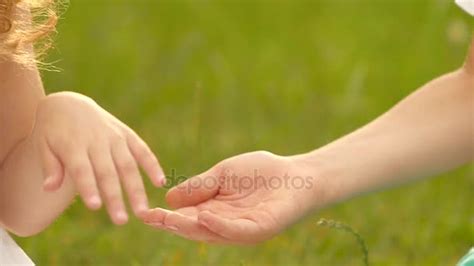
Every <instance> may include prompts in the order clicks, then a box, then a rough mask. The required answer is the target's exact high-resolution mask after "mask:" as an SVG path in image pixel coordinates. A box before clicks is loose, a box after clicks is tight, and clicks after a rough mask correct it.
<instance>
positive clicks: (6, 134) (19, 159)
mask: <svg viewBox="0 0 474 266" xmlns="http://www.w3.org/2000/svg"><path fill="white" fill-rule="evenodd" d="M44 97H45V95H44V91H43V86H42V84H41V79H40V78H39V74H38V71H37V70H36V69H31V68H30V69H25V68H24V67H22V66H20V65H19V64H18V63H14V62H2V63H0V226H1V224H3V226H5V227H7V229H9V230H10V231H12V232H14V233H16V234H18V235H22V236H27V235H32V234H35V233H38V232H40V231H41V230H42V229H44V228H45V227H46V226H47V225H48V224H49V223H51V222H52V221H53V220H54V219H55V218H56V217H57V216H58V215H59V214H60V213H61V212H62V211H63V210H64V209H65V208H66V206H67V205H68V204H69V202H70V201H71V198H72V197H73V196H74V190H73V188H72V184H71V182H70V181H69V180H66V182H65V183H66V184H65V185H64V186H63V187H62V188H61V189H60V191H58V192H56V193H51V192H48V193H45V192H43V189H42V183H43V181H44V177H43V174H42V169H41V164H40V163H41V162H40V157H39V154H37V153H36V151H35V150H34V147H33V145H32V144H31V142H30V140H29V134H31V130H32V127H33V124H34V119H35V110H36V107H37V106H38V104H39V102H40V101H41V100H42V99H44Z"/></svg>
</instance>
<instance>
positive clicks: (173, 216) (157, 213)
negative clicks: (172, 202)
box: [145, 208, 231, 244]
mask: <svg viewBox="0 0 474 266" xmlns="http://www.w3.org/2000/svg"><path fill="white" fill-rule="evenodd" d="M149 212H150V214H149V216H150V217H149V218H152V217H153V219H148V220H145V223H146V224H148V225H150V226H152V227H154V228H157V229H161V230H166V231H168V232H171V233H173V234H176V235H179V236H181V237H184V238H187V239H190V240H194V241H203V242H207V243H213V244H231V242H230V241H228V240H227V239H225V238H224V237H222V236H219V235H218V234H215V233H213V232H212V231H210V230H209V229H207V228H206V227H204V226H202V225H200V224H199V223H198V222H197V217H196V216H188V215H186V214H184V213H186V210H177V211H169V210H166V209H161V208H156V209H153V210H150V211H149ZM188 214H189V213H188Z"/></svg>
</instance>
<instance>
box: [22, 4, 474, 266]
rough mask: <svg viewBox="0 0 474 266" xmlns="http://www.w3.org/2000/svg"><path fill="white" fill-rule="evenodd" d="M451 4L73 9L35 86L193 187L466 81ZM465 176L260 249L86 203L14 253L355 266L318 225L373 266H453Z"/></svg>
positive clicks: (60, 261)
mask: <svg viewBox="0 0 474 266" xmlns="http://www.w3.org/2000/svg"><path fill="white" fill-rule="evenodd" d="M453 2H454V1H450V0H432V1H421V0H414V1H408V0H406V1H394V0H392V1H382V0H380V1H378V0H365V1H355V0H354V1H352V0H347V1H341V0H335V1H329V0H327V1H297V0H281V1H250V0H249V1H244V0H241V1H238V0H234V1H181V0H176V1H157V0H147V1H145V0H135V1H134V0H127V1H125V0H73V1H72V3H71V4H70V6H69V8H68V10H67V12H66V13H65V14H64V16H63V20H61V22H60V26H59V35H58V36H57V43H56V44H57V45H56V46H57V48H56V50H55V51H53V52H52V53H51V56H50V60H56V59H60V61H58V62H57V63H55V65H56V66H57V67H59V68H61V69H62V71H61V72H60V73H55V72H45V73H44V81H45V84H46V87H47V89H48V91H50V92H52V91H59V90H74V91H77V92H81V93H84V94H86V95H89V96H91V97H93V98H94V99H96V101H97V102H98V103H100V104H101V105H102V106H104V107H105V108H106V109H107V110H109V111H110V112H112V113H113V114H115V115H116V116H118V117H119V118H120V119H122V120H123V121H125V122H126V123H127V124H129V125H130V126H131V127H133V128H134V129H136V131H137V132H139V133H140V134H141V135H142V137H143V138H144V139H145V140H146V141H147V142H148V143H149V144H150V145H151V147H152V148H153V150H154V151H155V152H156V153H157V154H158V156H159V157H160V160H161V162H162V165H163V167H164V168H165V169H166V171H168V172H169V171H170V169H172V168H173V169H176V171H177V173H178V174H182V175H186V176H191V175H193V174H197V173H199V172H201V171H203V170H205V169H206V168H208V167H210V166H212V165H213V164H214V163H216V162H218V161H220V160H222V159H224V158H227V157H229V156H232V155H236V154H239V153H242V152H246V151H252V150H260V149H265V150H269V151H272V152H275V153H278V154H288V155H289V154H295V153H302V152H306V151H309V150H312V149H315V148H317V147H319V146H321V145H324V144H325V143H328V142H329V141H331V140H334V139H336V138H338V137H339V136H341V135H344V134H346V133H348V132H350V131H352V130H354V129H356V128H357V127H359V126H361V125H363V124H364V123H366V122H368V121H370V120H371V119H373V118H375V117H376V116H377V115H379V114H380V113H382V112H384V111H386V110H387V109H388V108H390V106H392V105H393V104H395V103H396V102H397V101H399V100H400V99H402V98H403V97H405V96H406V95H407V94H409V93H410V92H411V91H413V90H414V89H415V88H417V87H419V86H421V85H422V84H423V83H425V82H427V81H428V80H430V79H433V78H434V77H436V76H438V75H440V74H442V73H445V72H448V71H451V70H453V69H455V68H457V67H459V66H460V64H461V63H462V61H463V58H464V56H465V51H466V49H467V47H468V42H469V36H470V34H471V33H472V29H473V27H472V26H473V18H472V17H469V16H468V15H467V14H466V13H463V11H462V10H460V9H459V8H457V7H456V6H455V4H454V3H453ZM452 137H453V138H455V137H456V132H453V136H452ZM360 156H363V154H361V155H360ZM473 169H474V167H473V166H472V165H470V166H466V167H463V168H461V169H458V170H455V171H452V172H449V173H447V174H444V175H442V176H440V177H438V178H435V179H430V180H427V181H422V182H418V183H416V184H412V185H410V186H404V187H401V188H396V189H392V190H390V191H385V192H379V193H375V194H372V195H367V196H364V197H360V198H358V199H354V200H352V201H350V202H347V203H344V204H340V205H338V206H334V207H331V208H330V209H326V210H323V211H321V212H319V213H315V214H314V215H312V216H310V217H307V218H306V219H304V220H303V221H301V222H300V223H299V224H297V225H295V226H293V227H292V228H290V229H289V230H288V231H286V232H285V233H283V234H281V235H280V236H278V237H277V238H275V239H273V240H271V241H268V242H266V243H263V244H260V245H257V246H254V247H221V246H210V245H206V244H202V243H194V242H191V241H187V240H183V239H180V238H178V237H175V236H173V235H170V234H168V233H166V232H162V231H154V230H152V229H150V228H148V227H147V226H144V225H142V224H141V223H139V222H138V221H137V220H132V221H131V222H130V223H129V224H128V225H126V226H122V227H116V226H113V225H112V224H111V223H110V222H109V220H108V217H107V216H106V214H105V211H103V210H102V211H100V212H98V213H94V212H90V211H88V210H86V209H85V207H84V206H83V204H82V203H81V202H80V201H79V200H77V201H76V202H75V203H74V204H73V205H72V206H71V208H69V209H68V210H67V211H66V212H65V214H64V215H63V216H61V217H60V218H59V219H58V220H57V222H55V223H54V224H53V225H52V226H51V227H49V229H47V230H46V231H45V232H43V233H41V234H40V235H38V236H35V237H32V238H28V239H19V243H20V244H21V245H22V246H23V247H24V249H25V250H26V252H27V253H28V254H29V255H30V256H31V257H32V259H33V260H34V261H35V262H36V263H37V264H38V265H361V264H360V262H361V260H360V259H361V254H360V251H359V249H358V247H357V246H356V244H355V241H354V240H353V239H352V238H351V237H350V236H348V235H345V234H343V233H340V232H334V231H331V230H328V229H325V228H319V227H317V226H316V222H317V220H318V218H320V217H325V218H331V219H336V220H340V221H343V222H345V223H348V224H350V225H351V226H353V227H354V228H356V229H357V230H358V231H359V232H360V234H361V235H362V236H363V237H364V238H365V240H366V242H367V245H368V247H369V252H370V256H371V258H370V259H371V262H372V263H373V265H453V264H454V263H455V262H456V261H457V260H458V259H459V258H460V257H461V256H462V255H463V254H464V253H466V252H467V250H468V248H469V247H470V246H472V245H473V244H474V216H473V215H474V207H473V204H472V200H473V197H474V195H473V194H474V192H473V191H474V174H473V173H474V171H473ZM147 184H148V192H149V195H150V199H151V202H152V205H153V206H164V205H165V203H164V201H163V195H164V190H163V189H159V190H158V189H154V188H152V187H151V186H150V184H149V182H147Z"/></svg>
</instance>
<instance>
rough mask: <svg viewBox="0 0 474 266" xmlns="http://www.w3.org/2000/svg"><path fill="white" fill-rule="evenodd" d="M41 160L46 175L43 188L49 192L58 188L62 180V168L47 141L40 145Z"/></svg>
mask: <svg viewBox="0 0 474 266" xmlns="http://www.w3.org/2000/svg"><path fill="white" fill-rule="evenodd" d="M41 161H42V166H43V174H44V176H45V177H46V179H45V181H44V183H43V189H44V190H45V191H49V192H52V191H55V190H57V189H59V188H60V187H61V185H62V183H63V181H64V169H63V166H62V164H61V162H60V161H59V159H58V158H57V157H56V155H55V154H54V153H53V151H52V150H51V148H50V147H49V145H48V144H47V143H44V144H42V145H41Z"/></svg>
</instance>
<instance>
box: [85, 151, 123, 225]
mask: <svg viewBox="0 0 474 266" xmlns="http://www.w3.org/2000/svg"><path fill="white" fill-rule="evenodd" d="M89 157H90V160H91V162H92V164H93V168H94V172H95V176H96V180H97V184H98V186H99V189H100V191H101V194H102V199H103V200H104V202H105V204H106V206H107V212H108V213H109V216H110V218H111V219H112V222H114V223H115V224H117V225H120V224H125V223H126V222H127V221H128V215H127V212H126V211H125V204H124V202H123V198H122V190H121V188H120V182H119V177H118V174H117V170H116V168H115V164H114V161H113V159H112V155H111V153H110V147H109V146H106V145H97V146H96V147H94V148H93V149H92V150H91V151H90V154H89Z"/></svg>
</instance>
